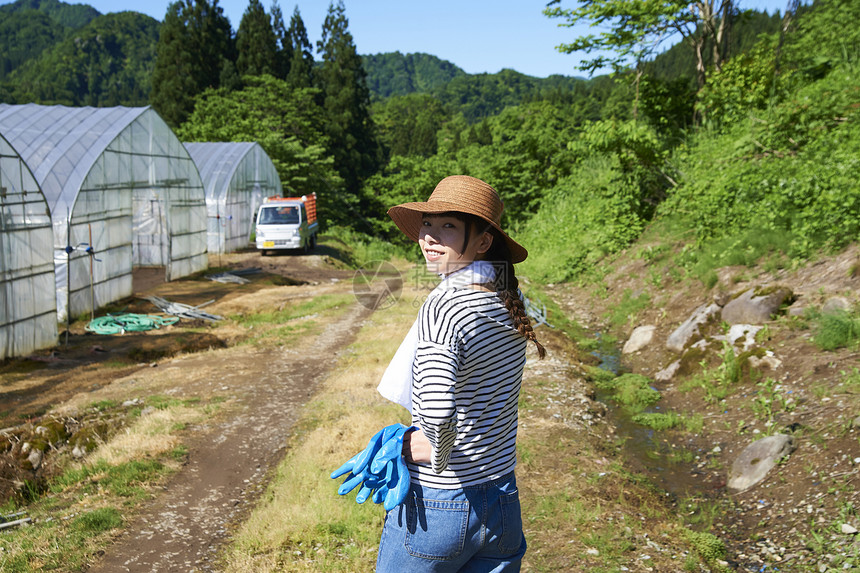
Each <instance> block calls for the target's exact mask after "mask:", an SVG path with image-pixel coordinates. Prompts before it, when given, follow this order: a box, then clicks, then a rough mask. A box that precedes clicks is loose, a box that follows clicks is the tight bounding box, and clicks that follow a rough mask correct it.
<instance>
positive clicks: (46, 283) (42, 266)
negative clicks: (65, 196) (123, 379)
mask: <svg viewBox="0 0 860 573" xmlns="http://www.w3.org/2000/svg"><path fill="white" fill-rule="evenodd" d="M0 216H2V221H0V225H2V226H0V359H4V358H8V357H11V356H24V355H27V354H29V353H31V352H33V351H34V350H39V349H40V348H47V347H49V346H53V345H55V344H56V343H57V306H56V304H57V303H56V297H55V296H54V261H53V253H52V251H53V249H52V246H53V235H52V233H51V217H50V215H49V214H48V204H47V203H46V202H45V196H44V195H42V191H41V190H40V189H39V185H38V184H37V183H36V179H35V177H33V174H32V173H31V172H30V170H29V169H28V168H27V165H26V164H25V163H24V161H23V160H22V159H21V158H20V156H19V155H18V153H17V152H16V151H15V149H14V148H13V147H12V146H11V145H10V144H9V142H8V141H7V140H6V139H5V138H4V137H3V136H2V134H0Z"/></svg>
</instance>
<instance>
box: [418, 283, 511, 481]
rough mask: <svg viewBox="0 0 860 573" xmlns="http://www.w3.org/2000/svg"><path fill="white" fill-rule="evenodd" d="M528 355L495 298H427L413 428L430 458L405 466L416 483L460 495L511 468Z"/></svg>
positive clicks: (458, 291)
mask: <svg viewBox="0 0 860 573" xmlns="http://www.w3.org/2000/svg"><path fill="white" fill-rule="evenodd" d="M525 349H526V339H525V338H523V337H522V336H521V335H520V334H519V333H518V332H517V330H516V329H515V328H514V326H513V321H512V319H511V317H510V314H509V313H508V311H507V309H505V306H504V305H503V304H502V302H501V300H500V299H499V297H498V295H497V294H496V293H494V292H486V291H480V290H475V289H471V288H452V289H448V290H444V291H441V292H436V291H434V292H433V293H431V295H430V296H429V297H428V298H427V300H426V301H425V302H424V304H423V305H422V306H421V310H420V311H419V315H418V347H417V349H416V352H415V360H414V362H413V365H412V373H413V389H412V412H413V420H412V423H413V424H414V425H416V426H418V427H420V428H421V429H422V430H423V431H424V433H425V434H426V436H427V438H428V439H429V440H430V443H431V444H432V445H433V459H432V463H431V465H429V466H428V465H424V464H410V465H409V471H410V474H411V476H412V480H413V481H417V482H418V483H420V484H422V485H426V486H429V487H435V488H440V489H458V488H461V487H466V486H469V485H476V484H479V483H482V482H486V481H490V480H493V479H496V478H499V477H501V476H503V475H505V474H507V473H509V472H511V471H512V470H513V469H514V466H515V465H516V439H517V403H518V400H519V393H520V384H521V382H522V375H523V367H524V366H525V362H526V357H525Z"/></svg>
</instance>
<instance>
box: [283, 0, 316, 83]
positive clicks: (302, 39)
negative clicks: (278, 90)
mask: <svg viewBox="0 0 860 573" xmlns="http://www.w3.org/2000/svg"><path fill="white" fill-rule="evenodd" d="M287 36H288V37H289V44H290V50H291V59H290V71H289V74H288V75H287V83H288V84H290V85H291V86H293V87H294V88H309V87H312V86H313V85H314V74H313V72H314V55H313V47H312V46H311V43H310V41H309V40H308V31H307V29H306V28H305V23H304V22H303V21H302V16H301V14H299V7H298V6H296V7H295V9H294V10H293V16H292V18H290V29H289V30H287Z"/></svg>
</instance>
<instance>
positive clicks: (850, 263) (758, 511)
mask: <svg viewBox="0 0 860 573" xmlns="http://www.w3.org/2000/svg"><path fill="white" fill-rule="evenodd" d="M647 248H648V246H647V245H639V246H637V247H636V248H635V249H631V250H630V251H629V252H626V253H622V254H621V255H620V256H619V257H618V258H617V260H616V261H615V263H614V265H613V267H612V271H611V272H610V273H609V274H608V275H607V276H606V277H605V278H604V280H603V284H602V288H599V289H597V288H594V287H593V286H592V287H589V288H583V287H577V286H575V285H571V284H565V285H553V286H551V287H550V288H549V289H548V291H549V294H550V295H551V296H552V297H553V299H554V300H555V301H556V302H557V303H558V304H559V305H560V306H561V308H563V309H564V311H565V312H566V313H567V314H568V315H569V316H570V317H571V318H573V319H574V320H576V321H577V322H578V323H579V324H581V325H583V326H585V327H586V328H587V329H588V330H589V331H591V332H593V333H601V334H603V335H606V334H607V333H612V334H614V335H615V336H617V338H618V345H619V348H620V346H621V345H623V343H624V342H625V341H626V339H627V338H628V337H629V335H630V333H631V332H632V330H633V329H634V328H635V327H636V326H640V325H654V326H656V331H655V336H654V339H653V342H652V343H651V344H649V345H648V346H647V347H645V348H644V349H642V350H640V351H638V352H635V353H633V354H624V355H623V356H622V357H621V369H622V371H626V372H634V373H638V374H643V375H645V376H648V377H650V378H653V377H654V375H655V374H656V373H657V372H658V371H660V370H661V369H663V368H665V367H666V366H668V365H669V364H670V363H671V362H673V361H675V360H676V359H677V358H678V355H676V354H674V353H673V352H671V351H669V350H667V349H666V348H665V341H666V339H667V337H668V336H669V335H670V334H671V333H672V332H673V331H674V330H675V329H676V328H677V327H678V326H679V325H680V324H681V323H682V322H683V321H685V320H686V319H687V318H688V317H689V316H690V315H691V314H692V313H693V311H694V310H695V309H696V308H697V307H699V306H700V305H702V304H706V303H711V302H714V301H717V302H721V303H724V302H725V301H727V300H730V299H731V298H732V297H733V296H736V295H738V294H740V293H743V292H744V291H746V290H748V289H750V288H754V287H764V288H767V287H771V286H786V287H788V288H790V289H791V290H792V291H793V293H794V301H793V303H792V304H791V305H790V306H789V307H788V308H784V309H783V311H782V314H781V315H780V316H778V317H775V319H774V320H772V321H770V322H768V323H766V325H764V326H767V330H766V331H765V332H766V333H767V335H766V336H765V337H763V339H762V340H760V341H759V345H760V347H761V348H763V349H766V350H770V351H772V352H773V353H774V356H775V357H776V358H777V359H778V360H779V361H781V364H780V365H779V366H778V367H777V368H776V369H775V370H768V369H761V370H759V371H756V370H751V369H749V368H745V370H744V375H743V377H742V378H741V380H740V381H739V382H737V383H735V384H734V385H733V386H732V387H731V388H730V393H729V395H728V396H727V397H726V399H725V400H723V401H720V402H716V403H715V402H709V401H707V400H705V398H704V393H703V391H702V390H701V389H689V388H688V387H685V386H684V382H685V381H687V380H689V379H690V378H691V377H693V376H695V375H696V374H698V373H701V371H702V368H703V365H702V364H698V363H696V362H698V361H696V362H693V364H692V365H690V366H689V371H688V373H687V374H686V375H677V376H676V377H675V378H673V379H672V380H671V381H670V382H668V383H664V384H657V383H655V386H654V387H655V388H656V389H657V390H659V391H660V392H661V395H662V398H661V401H660V402H659V403H658V404H657V407H658V410H657V411H662V412H667V411H671V412H677V413H682V414H687V415H701V416H702V417H703V419H704V427H703V429H702V431H701V432H700V433H698V434H697V435H691V434H689V433H681V432H674V431H670V432H657V433H654V432H650V431H646V430H644V429H643V428H641V427H640V428H639V429H638V430H635V429H634V430H631V429H630V427H631V426H633V424H631V423H630V421H629V419H626V418H625V417H624V416H623V415H621V414H620V413H619V411H618V410H617V409H612V412H614V416H612V415H611V416H610V418H613V419H612V420H611V421H612V423H613V424H614V425H615V427H616V428H618V429H619V430H620V431H621V433H626V435H627V437H628V442H627V449H626V453H627V461H628V463H630V464H631V466H632V467H634V468H636V469H639V470H641V471H644V472H645V473H647V474H650V475H651V476H652V477H653V479H654V481H655V482H657V483H659V484H660V485H661V486H662V487H664V488H666V489H668V490H669V491H670V492H672V493H673V494H674V495H676V496H677V497H678V500H679V506H680V507H681V508H682V509H688V510H689V512H688V513H689V514H690V517H689V519H688V521H690V522H691V523H693V524H695V523H696V522H697V521H698V522H699V523H700V524H704V525H706V526H707V525H709V526H710V531H711V532H712V533H714V534H716V535H718V536H719V537H721V538H722V539H723V540H724V541H725V542H726V544H727V546H728V549H729V551H728V565H729V566H730V567H731V568H732V569H738V570H743V571H770V570H780V571H807V570H809V571H812V570H815V571H819V570H820V571H825V570H831V569H830V568H831V567H832V568H833V570H835V569H837V568H838V569H843V567H851V566H855V567H856V566H860V562H858V553H860V549H858V544H856V543H855V535H854V534H853V533H850V531H851V529H847V530H843V528H842V524H843V523H846V524H848V525H850V526H851V527H856V528H857V529H860V517H858V515H857V514H856V513H855V511H856V508H857V507H860V492H858V487H857V486H858V485H860V447H858V444H859V443H860V430H858V428H857V426H858V424H860V419H858V415H860V396H858V392H860V386H858V385H860V376H858V368H860V352H858V348H857V344H856V343H855V344H853V345H851V346H850V347H849V348H841V349H838V350H834V351H826V352H825V351H822V350H820V349H819V348H818V347H816V346H815V345H814V344H813V343H812V341H811V337H812V335H813V331H812V330H811V329H810V322H809V321H808V320H806V319H804V318H803V316H804V315H803V310H804V309H812V308H819V309H820V308H821V306H822V305H823V304H824V303H825V302H826V301H827V300H828V299H831V298H832V297H842V298H844V299H847V300H848V301H849V302H850V303H851V304H852V305H853V307H854V308H855V309H856V308H858V305H860V274H858V269H860V248H858V246H857V245H854V246H853V247H851V248H849V249H847V250H846V251H844V252H842V253H840V254H838V255H835V256H829V257H822V258H820V259H818V260H815V261H811V262H810V263H809V264H807V265H805V266H804V267H802V268H796V269H779V270H775V271H773V272H765V271H764V270H763V269H762V268H758V267H756V268H748V267H727V268H723V269H720V270H719V272H718V275H719V282H718V283H717V284H716V285H715V286H714V287H713V288H711V289H708V288H706V287H705V286H704V285H703V284H702V283H701V282H700V281H698V280H694V279H687V280H678V279H677V276H678V274H679V273H677V272H676V269H673V268H672V266H671V262H670V261H671V259H669V258H668V257H667V259H664V260H663V261H662V264H661V262H660V261H658V262H656V264H655V263H654V262H652V263H651V264H650V265H649V263H648V261H647V260H646V259H647V257H644V256H642V252H643V251H644V250H646V249H647ZM673 275H674V276H673ZM643 294H644V295H647V297H648V301H649V303H648V304H647V306H646V308H644V309H643V310H641V311H640V312H638V313H636V314H635V315H634V316H632V317H631V318H630V320H628V322H627V323H626V324H624V325H623V326H621V327H613V326H612V325H611V324H610V320H609V317H610V315H611V312H612V310H613V309H614V308H615V307H616V306H617V305H618V304H619V301H621V300H623V299H625V298H627V299H635V298H638V297H640V296H642V295H643ZM721 328H722V327H721V325H720V324H716V323H715V324H712V325H710V332H709V334H719V333H721ZM707 333H708V332H707V331H706V334H707ZM721 352H722V347H721V345H714V346H711V347H710V350H708V351H707V352H705V353H703V355H702V356H701V357H700V359H701V361H703V363H704V366H707V367H709V368H716V367H718V366H719V364H720V363H721V362H722V358H721ZM739 354H740V353H739ZM852 376H853V377H852ZM768 380H773V381H774V386H773V387H775V388H776V391H777V393H778V394H780V395H782V396H783V397H784V398H790V399H792V405H791V406H790V407H788V408H783V407H781V405H780V404H779V403H772V404H771V405H770V406H769V407H770V409H771V416H770V418H771V422H772V424H771V425H767V424H766V422H767V418H768V416H767V415H765V413H764V412H763V411H762V407H761V400H762V399H763V398H765V397H767V396H768V391H767V388H766V386H765V384H766V383H767V381H768ZM757 400H758V401H759V403H758V405H757V404H756V401H757ZM757 407H758V410H757ZM773 433H784V434H789V435H791V436H793V438H794V440H795V445H796V450H795V451H794V452H793V453H792V454H791V456H790V457H789V458H788V459H787V460H784V461H783V463H781V464H779V465H778V466H777V467H776V468H774V469H773V470H771V471H770V473H769V474H768V476H767V477H766V478H765V480H764V481H762V482H760V483H758V484H757V485H755V486H753V487H751V488H749V489H748V490H746V491H742V492H736V491H732V490H728V489H727V487H726V482H727V476H728V474H729V472H730V468H731V465H732V463H733V461H734V460H735V459H736V458H737V457H738V456H739V455H740V453H741V451H742V450H743V449H744V448H745V447H746V446H747V445H749V444H750V443H751V442H752V441H753V440H755V439H758V438H761V437H763V436H764V435H766V434H773ZM643 436H645V437H644V438H643ZM671 458H675V459H677V458H681V459H683V460H688V461H685V462H682V463H672V462H671ZM685 504H686V505H685ZM709 504H710V505H717V506H720V507H721V508H722V510H724V511H726V514H725V515H726V518H725V519H722V518H720V519H717V520H716V522H714V523H707V522H708V519H707V516H705V515H701V516H699V515H693V514H695V513H698V512H699V511H702V512H703V513H704V508H706V507H707V506H708V505H709ZM845 531H849V533H845ZM851 570H857V569H851Z"/></svg>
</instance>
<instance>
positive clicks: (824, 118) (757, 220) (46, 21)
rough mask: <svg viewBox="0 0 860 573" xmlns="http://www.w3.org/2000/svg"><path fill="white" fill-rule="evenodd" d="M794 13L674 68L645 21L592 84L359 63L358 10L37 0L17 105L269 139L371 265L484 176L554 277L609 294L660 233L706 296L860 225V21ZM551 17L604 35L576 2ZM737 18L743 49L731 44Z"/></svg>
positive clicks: (854, 6) (748, 22) (10, 11)
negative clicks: (661, 230)
mask: <svg viewBox="0 0 860 573" xmlns="http://www.w3.org/2000/svg"><path fill="white" fill-rule="evenodd" d="M596 4H599V5H602V6H604V7H606V8H608V9H610V10H611V9H615V10H618V9H619V6H620V4H618V3H617V2H613V1H611V0H604V1H602V2H599V3H596ZM636 4H637V5H641V6H643V7H644V6H646V5H647V4H648V2H647V0H643V1H642V2H637V3H636ZM791 6H793V9H792V8H791ZM791 6H790V7H789V8H790V9H789V10H788V11H787V12H786V13H785V14H782V15H780V14H774V15H767V14H764V13H758V12H755V11H751V10H746V9H744V6H743V4H742V2H738V3H737V4H736V5H733V9H732V11H731V12H729V13H725V14H717V15H715V16H714V20H713V21H712V22H710V23H709V22H704V21H695V20H694V21H691V22H686V24H685V25H687V26H688V34H689V36H688V37H685V39H684V41H681V42H679V43H677V44H676V45H674V46H672V47H671V48H670V49H668V50H666V51H664V52H662V53H660V54H655V53H654V49H653V43H652V42H651V41H650V38H651V36H653V35H654V34H656V33H658V32H659V30H658V29H657V28H655V26H656V25H655V24H653V23H651V24H648V23H640V24H639V25H638V26H639V27H636V26H635V25H631V24H630V23H629V21H634V24H635V18H633V19H628V20H629V21H628V20H625V21H627V22H628V23H627V24H623V26H628V29H622V25H621V24H618V25H617V27H616V28H615V29H614V32H615V36H614V37H613V38H610V39H609V40H607V39H606V38H604V39H602V40H600V39H594V38H591V39H589V38H573V37H571V42H572V43H571V44H569V45H567V46H563V47H562V49H565V50H568V51H577V50H580V51H586V52H588V51H589V50H591V49H596V48H603V49H608V50H609V53H611V54H613V56H612V57H609V58H607V57H606V56H600V57H598V58H595V59H592V60H589V61H587V62H586V64H585V65H584V66H583V70H582V71H583V74H582V76H579V77H573V76H570V77H568V76H552V77H549V78H533V77H530V76H527V75H524V74H521V73H519V72H516V71H514V70H507V69H506V70H503V71H501V72H499V73H496V74H467V73H465V72H464V71H463V70H461V69H459V68H458V67H457V66H456V65H454V64H452V63H450V62H447V61H444V60H440V59H439V58H437V57H435V56H433V55H429V54H401V53H399V52H396V53H388V54H375V55H360V54H359V49H360V46H356V45H355V42H354V39H353V37H352V35H351V34H350V32H349V21H348V17H347V9H346V7H345V5H344V3H343V2H342V1H340V2H332V3H331V4H330V6H329V10H328V14H327V17H326V19H325V22H324V24H323V28H322V30H321V31H320V39H319V40H318V41H317V42H316V44H314V43H312V42H311V41H310V39H309V34H308V30H307V29H306V28H305V25H304V22H303V20H302V17H301V14H300V13H299V10H298V8H295V10H294V12H293V13H292V14H291V15H290V16H289V17H286V16H285V15H284V14H282V12H281V10H280V7H279V5H278V4H277V3H274V4H273V5H272V7H271V8H270V9H269V10H268V11H267V10H266V8H265V7H264V6H263V5H262V4H261V3H260V1H259V0H250V1H249V3H248V6H247V8H246V10H245V12H244V15H243V17H242V19H241V22H240V23H239V25H238V28H237V29H236V30H235V31H234V30H233V29H232V27H231V25H230V22H229V20H228V19H227V18H226V17H225V16H224V14H223V11H222V9H221V8H220V7H219V6H218V3H217V0H213V1H210V0H197V1H195V2H175V3H173V4H171V5H170V6H169V7H168V10H167V12H166V13H165V15H164V18H163V20H162V22H158V21H156V20H154V19H153V18H150V17H148V16H145V15H142V14H139V13H136V12H121V13H112V14H106V15H101V14H99V13H98V12H97V11H96V10H94V9H92V8H91V7H89V6H86V5H70V4H66V3H64V2H60V1H59V0H17V1H16V2H14V3H11V4H7V5H3V6H0V14H2V15H3V18H2V21H0V45H2V48H0V53H2V61H0V101H2V102H6V103H28V102H35V103H42V104H63V105H74V106H81V105H91V106H112V105H126V106H142V105H152V106H153V107H154V108H155V109H156V110H157V111H158V113H159V114H160V115H161V116H162V117H163V118H164V119H165V120H166V121H167V122H168V123H169V124H170V125H171V126H172V127H173V128H174V129H175V130H176V132H177V134H178V135H179V137H180V139H182V140H184V141H259V143H260V144H261V145H262V146H263V147H264V148H265V149H266V151H267V153H268V154H269V155H270V156H271V157H272V159H273V161H274V162H275V164H276V166H277V168H278V170H279V174H280V176H281V179H282V182H283V185H284V192H285V193H287V194H303V193H310V192H317V193H318V195H319V197H320V204H321V212H322V216H323V220H324V224H325V225H326V226H327V232H329V233H332V234H335V235H339V236H342V237H349V238H350V239H351V240H353V241H357V242H358V243H360V244H365V245H366V246H367V249H366V250H367V257H372V256H385V255H386V254H391V253H392V252H404V251H402V249H403V248H404V247H405V245H404V244H403V240H402V239H401V238H400V236H399V233H397V232H395V229H394V227H393V224H392V223H391V222H390V221H389V220H387V218H386V217H385V216H384V213H385V210H386V208H387V206H389V205H392V204H395V203H399V202H403V201H409V200H418V199H423V198H424V197H426V195H427V194H428V193H429V190H431V189H432V188H433V186H434V184H435V182H436V181H438V180H439V179H441V178H442V177H444V176H445V175H448V174H451V173H464V174H470V175H474V176H477V177H480V178H483V179H485V180H486V181H488V182H491V183H492V184H493V185H494V186H495V187H496V188H497V189H498V190H499V192H500V194H501V195H502V197H503V199H504V201H505V205H506V215H505V216H506V218H507V221H506V222H505V224H506V225H508V226H509V227H510V228H512V229H513V230H514V232H515V234H516V235H517V236H519V237H520V238H521V239H522V240H523V241H524V242H525V243H526V244H528V245H530V247H531V250H532V252H533V255H532V256H531V257H529V260H528V262H527V263H525V264H524V270H525V272H526V273H527V274H528V275H529V276H532V277H533V278H535V279H537V280H543V281H556V282H557V281H572V280H587V279H588V277H589V273H594V272H595V268H596V263H598V262H599V261H601V260H602V259H603V258H604V257H606V256H608V255H611V254H612V253H615V252H617V251H619V250H621V249H623V248H625V247H626V246H628V245H630V244H631V243H633V242H634V241H636V240H637V238H638V237H639V236H640V234H641V233H642V232H643V230H644V229H645V228H646V226H648V225H649V224H652V223H653V222H658V221H659V222H661V223H662V224H663V225H664V227H665V229H666V233H673V234H675V235H676V236H683V237H685V238H686V239H685V240H687V241H688V246H687V248H686V250H685V253H684V257H683V262H684V268H685V272H688V273H692V274H693V275H694V276H697V277H699V278H700V279H701V280H702V281H704V282H705V283H706V284H707V283H708V282H709V281H712V280H714V278H713V277H714V274H713V272H714V269H715V268H718V267H719V266H722V265H725V264H729V263H731V262H732V261H737V260H753V259H758V258H760V257H762V256H767V257H769V258H770V259H772V260H773V261H774V262H773V264H776V265H783V264H789V263H790V261H792V260H797V259H800V258H803V257H808V256H809V255H810V254H812V253H814V252H816V251H818V250H821V249H838V248H840V247H842V246H844V245H845V244H847V243H848V242H850V241H852V240H856V238H857V236H858V231H860V188H858V183H857V178H856V173H857V172H858V157H860V153H858V151H860V133H858V121H857V120H858V108H860V88H858V85H860V82H858V81H857V77H856V74H857V66H858V56H860V33H858V32H857V31H856V30H855V29H853V28H851V27H849V26H844V27H837V26H833V25H832V22H836V21H842V22H850V21H853V20H854V19H855V18H856V17H857V16H860V5H858V3H857V2H850V1H848V0H816V1H815V2H812V3H811V4H799V3H794V4H792V5H791ZM545 13H546V15H547V17H550V18H557V19H560V20H565V19H567V20H569V21H573V20H576V19H580V20H584V21H588V20H592V21H593V20H595V19H596V18H598V17H605V13H604V16H598V15H596V13H588V12H586V11H585V9H584V8H583V9H581V10H579V11H576V10H568V9H565V8H564V7H563V6H562V5H561V3H560V2H550V3H549V5H548V7H547V8H546V11H545ZM715 22H717V23H722V22H725V23H726V24H730V29H731V34H728V33H726V34H724V35H723V36H722V37H719V35H718V34H716V32H713V33H710V35H709V32H708V30H712V31H713V30H716V28H715V27H714V25H713V24H714V23H715ZM726 28H727V29H728V28H729V26H726ZM722 29H723V26H720V27H719V30H722ZM595 42H597V43H595ZM599 42H603V44H602V45H598V44H599ZM694 48H695V49H694ZM697 54H699V56H698V57H697ZM607 65H609V66H611V67H612V69H613V70H614V71H613V73H611V74H604V75H590V74H591V73H592V72H594V70H595V69H598V66H603V67H606V66H607Z"/></svg>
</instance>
